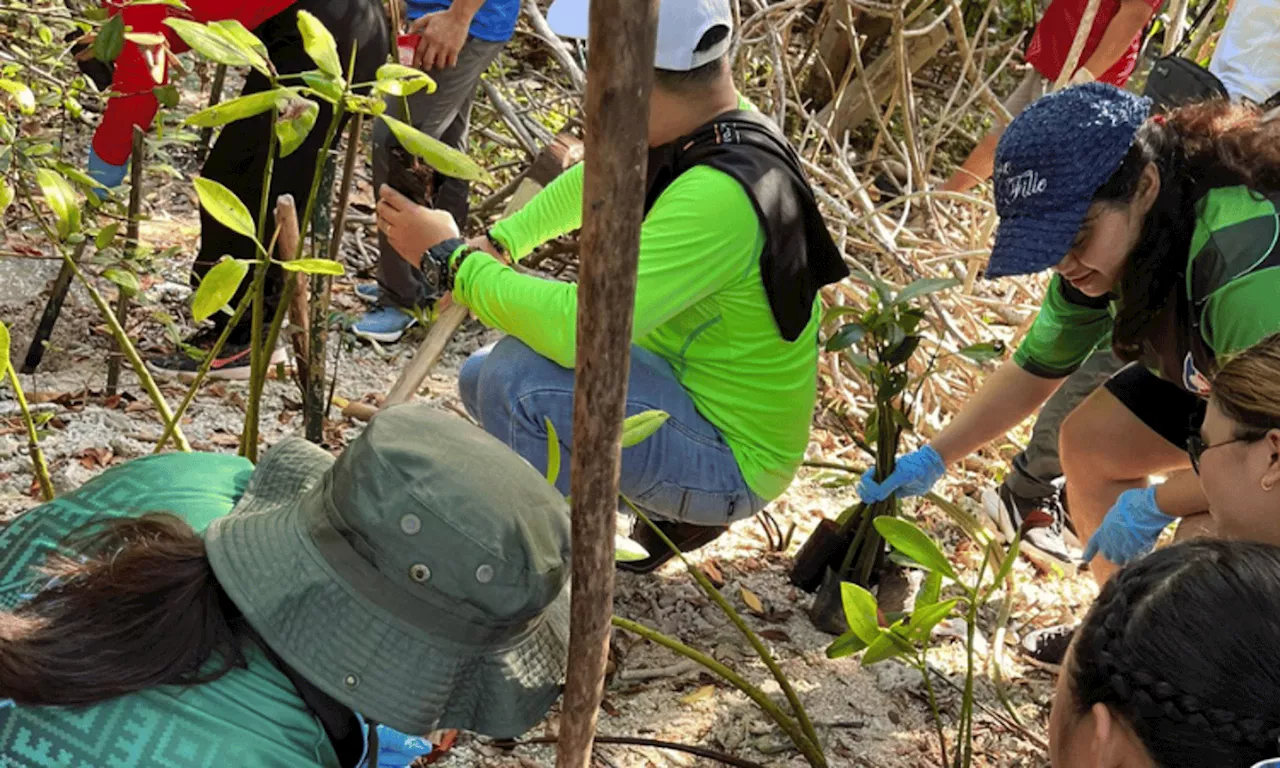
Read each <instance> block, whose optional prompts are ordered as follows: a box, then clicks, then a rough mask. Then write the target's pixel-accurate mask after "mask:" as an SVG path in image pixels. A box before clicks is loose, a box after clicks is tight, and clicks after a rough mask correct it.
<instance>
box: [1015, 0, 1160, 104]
mask: <svg viewBox="0 0 1280 768" xmlns="http://www.w3.org/2000/svg"><path fill="white" fill-rule="evenodd" d="M1145 1H1146V2H1147V3H1148V4H1149V5H1150V6H1151V9H1152V12H1153V13H1154V12H1155V10H1156V9H1158V8H1159V7H1160V5H1161V4H1162V2H1163V0H1145ZM1088 4H1089V3H1088V0H1053V2H1052V3H1050V4H1049V8H1048V9H1047V10H1046V11H1045V12H1044V16H1043V17H1042V18H1041V19H1040V23H1039V24H1037V25H1036V31H1035V33H1034V34H1033V35H1032V36H1031V42H1030V43H1029V44H1028V45H1027V53H1026V56H1025V58H1026V61H1027V63H1028V64H1030V65H1031V66H1033V67H1035V68H1036V71H1037V72H1039V73H1040V74H1041V75H1044V77H1045V78H1046V79H1047V80H1049V81H1050V82H1054V81H1056V80H1057V79H1058V73H1059V72H1061V71H1062V65H1063V64H1066V63H1067V52H1068V51H1070V50H1071V42H1072V41H1073V40H1074V39H1075V36H1076V30H1077V29H1079V27H1080V20H1081V18H1082V17H1083V16H1084V10H1085V6H1087V5H1088ZM1118 10H1120V0H1102V2H1101V3H1100V4H1099V5H1098V15H1097V16H1094V18H1093V28H1092V29H1090V30H1089V38H1088V40H1086V41H1085V44H1084V51H1083V52H1082V53H1081V54H1080V61H1079V62H1078V64H1077V66H1084V63H1085V62H1086V61H1088V60H1089V57H1090V56H1092V55H1093V52H1094V51H1095V50H1097V48H1098V43H1100V42H1102V36H1103V34H1105V33H1106V31H1107V25H1108V24H1110V23H1111V20H1112V19H1114V18H1115V16H1116V12H1117V11H1118ZM1140 42H1141V36H1140V35H1138V36H1135V37H1134V38H1133V41H1132V42H1131V43H1130V44H1129V49H1128V50H1127V51H1125V52H1124V55H1123V56H1121V57H1120V60H1119V61H1117V62H1116V63H1115V64H1114V65H1113V66H1112V67H1111V69H1108V70H1107V71H1106V72H1094V73H1093V74H1094V77H1095V78H1096V79H1097V80H1099V81H1100V82H1103V83H1111V84H1112V85H1115V86H1119V87H1121V88H1123V87H1124V84H1125V83H1127V82H1129V75H1132V74H1133V68H1134V67H1135V66H1136V65H1137V63H1138V46H1139V43H1140ZM1072 74H1073V75H1074V74H1075V73H1074V72H1073V73H1072Z"/></svg>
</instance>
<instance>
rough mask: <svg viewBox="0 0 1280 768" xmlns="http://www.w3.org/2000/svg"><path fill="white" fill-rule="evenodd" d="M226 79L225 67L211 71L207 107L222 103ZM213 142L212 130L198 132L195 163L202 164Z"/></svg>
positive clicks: (206, 129)
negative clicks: (198, 140) (198, 141)
mask: <svg viewBox="0 0 1280 768" xmlns="http://www.w3.org/2000/svg"><path fill="white" fill-rule="evenodd" d="M226 79H227V65H226V64H219V65H218V68H217V69H215V70H214V71H213V85H212V86H210V88H209V106H211V107H216V106H218V104H219V103H220V102H221V101H222V86H223V83H224V82H226ZM212 142H213V128H212V127H210V128H205V129H204V130H203V131H201V132H200V148H199V149H197V150H196V162H197V163H200V164H202V165H203V164H204V160H205V158H206V157H208V156H209V145H210V144H211V143H212Z"/></svg>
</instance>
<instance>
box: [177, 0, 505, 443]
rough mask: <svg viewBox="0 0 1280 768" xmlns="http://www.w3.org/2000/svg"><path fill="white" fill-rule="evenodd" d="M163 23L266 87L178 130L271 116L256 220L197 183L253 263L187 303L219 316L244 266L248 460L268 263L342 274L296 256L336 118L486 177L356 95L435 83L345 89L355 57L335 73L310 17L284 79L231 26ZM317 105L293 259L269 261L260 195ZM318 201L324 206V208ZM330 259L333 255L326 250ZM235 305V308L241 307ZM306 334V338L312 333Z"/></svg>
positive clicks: (331, 264)
mask: <svg viewBox="0 0 1280 768" xmlns="http://www.w3.org/2000/svg"><path fill="white" fill-rule="evenodd" d="M165 23H166V24H167V25H169V26H170V27H171V28H172V29H173V30H174V31H175V32H176V33H177V34H178V35H179V36H180V37H181V38H182V39H183V41H184V42H186V43H187V44H188V45H189V46H191V48H192V49H193V50H194V51H196V52H197V53H198V54H200V55H202V56H204V57H205V58H207V59H209V60H211V61H214V62H216V63H218V64H225V65H227V66H232V67H242V66H248V67H252V68H253V69H255V70H257V71H258V72H259V73H261V74H262V75H263V76H264V77H266V78H267V79H268V81H269V83H270V88H269V89H268V90H266V91H262V92H259V93H251V94H248V95H245V96H241V97H239V98H236V99H231V100H229V101H224V102H221V103H219V104H216V105H213V106H210V107H209V108H207V109H204V110H201V111H200V112H197V113H196V114H194V115H192V116H191V117H190V118H188V119H187V121H186V124H187V125H189V126H192V127H197V128H216V127H219V126H222V125H226V124H228V123H231V122H234V121H237V120H243V119H247V118H251V117H255V116H257V115H260V114H262V113H264V112H270V113H271V115H272V120H271V125H272V130H271V131H270V133H269V135H268V136H267V137H265V138H266V139H267V141H268V142H270V147H271V151H270V152H269V153H268V156H267V162H266V165H265V168H264V170H263V193H262V197H261V198H260V199H259V200H258V201H256V202H257V203H258V211H257V214H258V215H257V217H256V219H255V217H252V216H251V215H250V213H249V209H248V207H247V206H246V204H245V203H244V202H243V201H241V200H239V199H238V198H236V197H235V195H234V194H233V193H232V192H231V191H230V190H228V189H227V188H226V187H223V186H222V185H221V184H218V183H216V182H213V181H211V180H207V179H200V180H197V182H196V191H197V194H198V196H199V197H200V203H201V206H202V207H204V209H205V210H206V211H208V213H209V214H210V215H211V216H212V217H213V218H214V219H216V220H217V221H219V222H220V223H222V224H223V225H224V226H226V227H228V228H229V229H231V230H232V231H234V232H236V233H238V234H241V235H243V236H245V237H247V238H249V239H250V240H251V241H252V242H253V243H254V247H255V251H256V256H255V258H254V259H252V260H235V259H230V260H224V261H223V262H222V263H221V264H219V265H217V266H215V267H214V269H212V270H210V272H209V274H208V275H207V276H206V277H205V279H204V280H203V281H202V282H201V284H200V286H199V287H198V288H197V290H196V292H195V295H194V296H193V297H192V307H193V315H196V314H203V312H200V313H197V312H196V311H195V310H196V308H197V307H199V308H201V309H202V310H203V309H207V308H209V307H213V311H219V310H221V308H223V307H224V306H225V305H226V303H227V302H228V301H230V299H231V298H232V297H233V296H234V295H235V293H236V292H237V291H238V290H239V288H240V286H241V284H242V283H243V281H244V279H245V277H246V276H247V275H248V274H249V271H250V267H252V268H253V282H252V284H251V286H250V289H249V291H248V292H247V295H248V296H250V297H251V299H250V301H249V304H248V310H249V311H250V312H251V315H250V317H251V322H252V328H253V332H252V337H251V339H252V348H251V352H250V360H251V365H250V388H249V398H248V402H247V407H246V418H245V426H244V431H243V433H242V436H241V453H242V454H244V455H245V456H247V457H248V458H250V459H254V458H255V457H256V454H257V434H258V421H259V413H260V408H261V406H260V403H261V398H262V392H263V388H264V386H265V380H266V374H267V368H268V364H269V362H270V358H271V348H270V347H269V346H268V345H267V343H266V342H267V340H268V339H267V337H268V334H269V333H270V335H271V336H273V337H274V336H275V335H276V334H277V333H278V329H279V327H280V325H281V324H282V322H283V313H284V312H285V311H287V302H281V304H280V307H279V308H278V309H277V315H276V316H273V317H272V318H270V319H268V318H267V317H266V313H265V306H266V297H265V280H266V273H267V270H268V269H269V268H270V267H271V266H272V265H273V264H278V265H280V267H281V268H283V269H285V270H286V271H290V272H301V273H306V274H310V275H313V276H315V275H324V276H333V275H341V274H342V273H343V268H342V265H341V264H340V263H338V262H336V261H334V260H333V259H332V258H323V257H318V258H303V254H304V252H305V249H306V247H307V242H308V235H309V234H312V232H313V226H312V224H313V221H314V219H315V213H316V208H317V206H318V205H320V200H319V197H320V195H319V192H320V188H321V182H322V177H323V173H324V167H325V161H326V159H327V158H328V156H329V152H330V149H331V148H332V146H333V142H334V139H335V137H336V136H337V132H338V130H339V127H340V126H341V124H342V122H343V119H344V117H346V116H348V115H365V116H370V117H379V118H380V119H382V120H384V121H386V122H387V124H388V127H390V128H391V131H392V133H393V134H394V135H395V136H396V138H397V139H398V140H399V141H400V144H401V146H403V147H405V149H407V150H408V151H409V152H411V153H413V154H414V155H416V156H417V157H420V158H422V159H423V160H425V161H426V162H428V163H429V164H431V165H432V166H433V167H434V168H436V169H437V170H439V171H440V172H442V173H445V174H448V175H453V176H459V177H462V178H466V179H468V180H477V179H485V178H487V174H485V172H484V171H483V170H481V169H480V168H479V166H477V165H476V164H475V163H473V162H472V161H471V160H470V159H469V158H467V156H466V155H465V154H463V153H461V152H459V151H457V150H455V149H453V148H451V147H448V146H446V145H444V144H442V143H440V142H438V141H436V140H435V139H432V138H430V137H429V136H427V135H426V134H423V133H422V132H421V131H418V130H417V129H415V128H413V127H412V126H409V125H407V124H405V123H402V122H400V121H398V120H395V119H393V118H390V117H387V116H385V115H383V114H382V113H383V111H384V109H385V105H384V104H383V102H382V101H381V99H380V98H376V97H373V96H366V95H363V93H364V92H367V91H368V90H370V89H372V90H373V91H376V92H377V93H380V94H392V95H408V94H411V93H414V92H416V91H418V90H421V89H423V88H430V89H434V87H435V84H434V83H433V82H432V81H431V79H430V78H429V77H427V75H426V74H425V73H423V72H420V71H418V70H415V69H412V68H410V67H405V66H402V65H400V64H385V65H383V66H382V67H380V68H379V69H378V72H377V75H376V79H375V80H374V81H372V82H367V83H353V82H351V81H352V72H353V71H354V70H353V68H354V61H355V52H354V51H353V52H352V55H351V59H350V61H349V63H348V69H347V71H346V72H345V73H344V72H343V70H342V68H341V65H340V60H339V56H338V48H337V43H336V42H335V40H334V38H333V35H331V34H330V33H329V31H328V30H327V29H325V27H324V25H323V24H321V23H320V21H319V20H318V19H316V18H315V17H314V16H312V15H311V14H309V13H307V12H306V11H299V12H298V30H299V32H300V34H301V36H302V40H303V47H304V48H305V50H306V51H307V54H308V55H309V56H310V57H311V59H312V60H313V61H314V62H315V64H316V69H313V70H310V71H307V72H302V73H298V74H289V75H280V74H279V73H278V72H277V71H276V70H275V67H274V66H273V65H272V63H271V61H270V58H269V56H268V55H267V50H266V47H265V46H264V45H263V44H262V42H261V41H260V40H258V38H256V37H255V36H254V35H253V34H252V33H251V32H249V31H248V30H247V29H245V28H244V26H243V25H241V24H240V23H239V22H236V21H216V22H211V23H209V24H207V25H205V24H198V23H196V22H193V21H188V20H185V19H168V20H166V22H165ZM295 82H300V83H301V84H297V85H295V84H293V83H295ZM321 102H323V103H325V104H327V105H329V108H330V109H331V110H332V119H331V120H330V121H329V125H328V128H327V130H326V134H325V138H324V141H323V143H322V146H321V150H320V152H319V154H318V155H317V159H316V167H315V170H314V173H313V176H312V180H311V187H310V197H309V199H308V201H307V206H306V211H305V213H304V214H303V216H302V217H301V220H300V226H301V227H302V232H301V236H300V237H299V240H298V246H297V252H296V253H295V254H294V258H292V259H288V260H279V259H274V258H273V257H272V253H273V248H274V242H273V243H272V244H271V245H268V244H264V242H263V240H264V239H265V236H266V231H267V229H268V227H267V223H268V219H267V211H268V208H269V203H270V201H269V199H268V196H269V194H270V192H269V190H270V188H271V178H272V174H273V173H274V165H275V161H276V159H277V157H283V156H287V155H289V154H290V153H292V152H293V151H295V150H296V149H297V148H298V147H299V146H301V144H302V142H303V141H304V140H305V139H306V137H307V136H308V135H309V134H310V132H311V130H312V129H313V128H314V126H315V124H316V122H317V118H318V116H319V113H320V103H321ZM277 147H278V150H279V151H278V152H277V151H276V149H277ZM346 176H347V174H345V173H344V177H346ZM344 197H345V196H344ZM327 204H328V201H327V200H326V201H325V205H327ZM329 255H330V256H332V255H334V254H333V252H332V251H331V252H330V254H329ZM215 273H217V274H215ZM314 298H315V297H313V299H314ZM241 304H242V305H243V302H241ZM236 309H237V312H238V313H240V314H242V313H243V311H244V310H243V309H242V308H241V307H240V306H238V307H237V308H236ZM204 316H205V317H207V316H208V315H204ZM201 319H203V317H197V320H201ZM268 322H269V323H270V324H269V325H268ZM269 329H270V330H269ZM312 330H313V332H314V330H315V329H314V328H313V329H312ZM226 338H227V334H226V333H224V334H222V336H221V337H220V338H219V340H218V343H217V344H216V345H215V347H214V349H213V350H212V351H211V353H210V355H209V356H210V357H213V356H216V355H217V354H218V352H219V351H220V347H221V345H222V344H224V343H225V342H226ZM321 353H322V350H321ZM312 354H313V359H314V355H315V354H316V350H312ZM202 369H203V370H204V371H207V366H202ZM201 378H203V376H202V375H200V374H197V380H196V381H195V382H194V383H193V389H194V388H195V387H198V386H199V383H200V379H201ZM189 401H190V393H188V397H187V398H186V399H185V402H189Z"/></svg>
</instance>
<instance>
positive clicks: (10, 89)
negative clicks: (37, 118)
mask: <svg viewBox="0 0 1280 768" xmlns="http://www.w3.org/2000/svg"><path fill="white" fill-rule="evenodd" d="M0 91H6V92H7V93H8V94H9V95H10V96H12V97H13V101H14V103H15V104H17V105H18V111H19V112H21V113H22V114H24V115H30V114H33V113H34V112H35V111H36V97H35V94H33V93H31V89H30V88H28V87H27V86H25V85H23V84H22V83H19V82H16V81H14V80H4V79H0Z"/></svg>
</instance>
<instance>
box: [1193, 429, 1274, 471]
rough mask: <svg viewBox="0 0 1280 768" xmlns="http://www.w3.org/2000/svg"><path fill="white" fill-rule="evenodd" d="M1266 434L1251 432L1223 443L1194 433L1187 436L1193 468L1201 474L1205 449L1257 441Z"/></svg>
mask: <svg viewBox="0 0 1280 768" xmlns="http://www.w3.org/2000/svg"><path fill="white" fill-rule="evenodd" d="M1266 436H1267V433H1266V432H1251V433H1249V434H1247V435H1244V436H1243V437H1237V438H1235V439H1234V440H1223V441H1222V442H1221V443H1213V444H1209V443H1206V442H1205V441H1204V438H1202V437H1200V435H1198V434H1193V435H1191V436H1190V437H1188V438H1187V456H1189V457H1190V458H1191V469H1192V470H1194V471H1195V473H1196V474H1197V475H1198V474H1200V457H1201V456H1203V455H1204V452H1205V451H1208V450H1211V449H1213V448H1221V447H1222V446H1224V445H1231V444H1232V443H1256V442H1257V441H1259V440H1261V439H1262V438H1264V437H1266Z"/></svg>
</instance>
